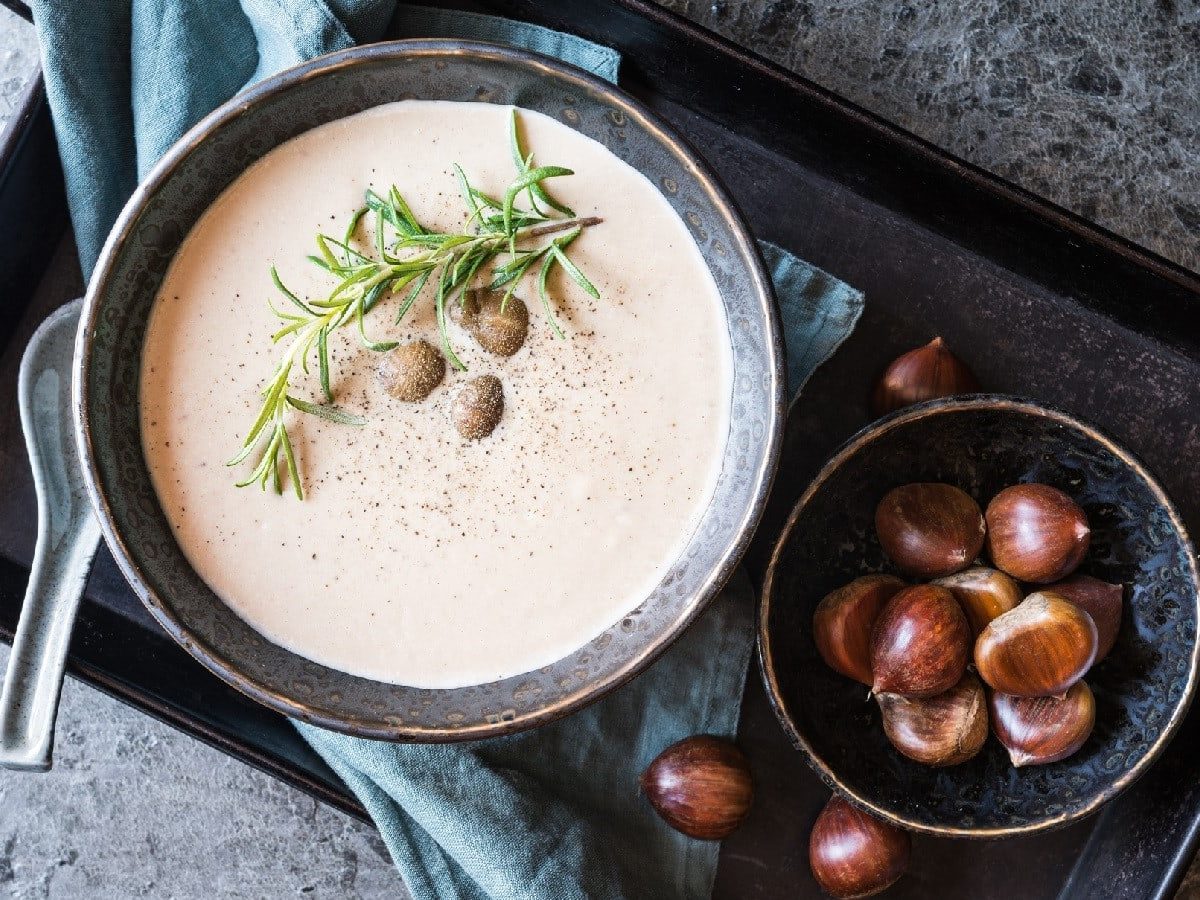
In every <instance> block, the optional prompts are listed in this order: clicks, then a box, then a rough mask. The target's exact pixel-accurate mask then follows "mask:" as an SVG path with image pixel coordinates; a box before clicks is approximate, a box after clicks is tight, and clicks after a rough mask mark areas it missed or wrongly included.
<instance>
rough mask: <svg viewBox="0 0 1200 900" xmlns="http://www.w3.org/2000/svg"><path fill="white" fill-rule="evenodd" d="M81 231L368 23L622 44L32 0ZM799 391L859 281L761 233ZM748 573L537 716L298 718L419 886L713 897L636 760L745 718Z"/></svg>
mask: <svg viewBox="0 0 1200 900" xmlns="http://www.w3.org/2000/svg"><path fill="white" fill-rule="evenodd" d="M33 8H34V16H35V22H36V24H37V26H38V30H39V37H40V39H41V42H42V53H43V60H44V70H45V79H46V89H47V93H48V96H49V99H50V104H51V109H52V111H53V114H54V122H55V129H56V133H57V136H58V143H59V151H60V153H61V156H62V161H63V170H64V173H65V176H66V184H67V193H68V199H69V202H70V206H71V214H72V220H73V222H74V226H75V234H76V241H77V244H78V247H79V252H80V259H81V263H82V265H83V269H84V271H85V273H90V271H91V269H92V266H93V265H94V264H95V261H96V257H97V256H98V254H99V252H100V248H101V246H102V244H103V241H104V238H105V236H106V235H107V233H108V230H109V229H110V228H111V226H112V223H113V221H115V219H116V216H117V214H118V212H119V211H120V208H121V206H122V205H123V204H124V202H125V200H126V199H127V198H128V196H129V194H130V193H131V192H132V191H133V189H134V187H135V186H136V184H137V181H138V179H139V177H141V176H142V175H144V174H145V172H146V171H147V170H148V169H149V167H150V166H152V165H153V163H154V161H155V160H157V159H158V157H159V156H160V155H161V154H162V153H163V152H164V151H165V150H166V149H167V148H168V147H169V146H170V145H171V143H172V142H174V141H175V140H176V139H177V138H178V137H179V136H180V135H181V134H182V133H183V132H184V131H185V130H186V129H187V128H188V127H190V126H191V125H192V124H194V123H195V122H196V121H198V120H199V119H200V118H201V117H202V116H203V115H205V114H206V113H207V112H209V111H210V110H211V109H212V108H214V107H215V106H217V105H218V104H220V103H221V102H223V101H224V100H226V99H228V98H229V97H230V96H232V95H233V94H234V93H236V92H237V91H238V90H239V89H241V88H242V87H243V86H245V85H246V84H248V83H251V82H253V81H255V80H257V79H259V78H261V77H264V76H266V75H269V74H271V73H273V72H275V71H278V70H279V69H281V68H284V67H286V66H289V65H292V64H294V63H297V62H300V61H301V60H304V59H309V58H311V57H313V56H316V55H319V54H321V53H325V52H329V51H332V50H337V49H340V48H342V47H346V46H349V45H350V44H352V43H354V42H355V41H356V40H358V41H364V40H373V39H376V38H379V37H381V36H383V34H384V33H385V31H386V33H387V34H388V35H389V36H392V37H459V38H471V39H477V40H486V41H492V42H496V43H503V44H509V45H513V46H517V47H522V48H525V49H530V50H535V51H538V52H541V53H545V54H549V55H553V56H556V57H558V58H560V59H564V60H566V61H567V62H571V63H573V64H575V65H577V66H580V67H581V68H584V69H587V70H589V71H591V72H593V73H594V74H596V75H598V76H600V77H603V78H606V79H608V80H610V81H615V80H616V76H617V70H618V65H619V62H620V56H619V55H618V54H617V53H616V52H615V51H613V50H611V49H609V48H607V47H603V46H600V45H597V44H594V43H591V42H588V41H585V40H582V39H580V38H577V37H574V36H571V35H566V34H560V33H557V32H554V31H550V30H548V29H545V28H540V27H537V26H533V25H528V24H524V23H518V22H511V21H507V20H503V19H497V18H493V17H489V16H481V15H478V14H473V13H464V12H457V11H447V10H433V9H421V8H416V7H401V8H400V9H395V8H394V3H393V2H391V0H328V2H321V0H241V2H237V0H89V2H87V3H71V4H64V3H59V2H56V0H34V2H33ZM762 250H763V255H764V258H765V260H766V262H767V265H768V268H769V269H770V271H771V274H772V278H773V281H774V284H775V291H776V294H777V296H778V299H779V304H780V310H781V313H782V320H783V330H784V341H785V344H786V347H787V358H788V369H787V371H788V383H789V389H790V390H791V391H792V392H793V393H794V392H795V391H797V390H798V389H799V388H800V386H801V385H802V383H803V382H804V381H805V380H806V379H807V377H808V376H809V375H810V374H811V373H812V371H813V369H815V368H816V367H817V366H818V365H820V364H821V363H822V362H824V361H825V360H826V359H827V358H828V357H829V356H830V354H832V353H833V351H834V350H835V349H836V348H837V347H838V345H839V344H840V343H841V342H842V341H843V340H844V339H845V337H846V336H847V335H848V334H849V333H850V331H851V330H852V329H853V328H854V325H855V323H856V322H857V320H858V316H859V314H860V312H861V310H862V305H863V297H862V294H861V293H860V292H858V291H856V290H855V289H853V288H851V287H849V286H848V285H846V284H844V283H842V282H840V281H838V280H837V279H836V278H834V277H832V276H830V275H828V274H827V273H825V272H822V271H821V270H819V269H816V268H815V267H813V266H810V265H809V264H808V263H805V262H804V261H802V260H800V259H797V258H796V257H795V256H793V255H791V254H790V253H788V252H787V251H785V250H782V249H781V248H779V247H775V246H773V245H771V244H766V243H763V244H762ZM753 609H754V597H753V594H752V591H751V588H750V584H749V580H748V579H747V578H746V576H745V574H744V573H741V572H739V573H738V574H737V575H735V577H734V578H733V579H732V581H731V582H730V584H729V585H727V586H726V588H725V590H724V591H723V592H722V594H721V595H720V596H719V597H718V598H717V599H716V600H715V601H714V602H713V604H712V606H711V607H710V608H709V609H708V610H707V611H706V612H705V613H704V615H702V616H701V617H700V619H699V620H698V621H697V622H696V624H695V625H694V626H693V627H692V628H691V629H690V630H689V631H688V632H687V633H686V634H685V635H684V636H683V637H682V638H681V639H680V640H679V641H678V642H677V643H676V644H675V645H674V646H673V647H672V648H671V649H670V650H669V651H668V652H667V653H666V654H664V655H663V657H662V658H661V659H660V660H659V661H658V662H656V663H655V664H654V665H653V666H651V667H650V669H648V670H647V671H646V672H645V673H644V674H642V675H641V676H640V677H639V678H637V679H636V680H635V681H633V682H632V683H631V684H629V685H627V686H626V687H624V688H622V689H621V690H619V691H617V692H615V693H613V694H612V695H610V696H609V697H607V698H605V699H603V700H601V701H600V702H598V703H595V704H593V705H592V706H590V707H588V708H587V709H584V710H582V711H580V712H577V713H576V714H574V715H572V716H570V717H568V718H566V719H564V720H561V721H559V722H556V723H554V724H551V725H548V726H545V727H543V728H540V729H538V730H536V731H534V732H527V733H524V734H519V735H514V736H511V737H507V738H500V739H495V740H490V741H479V742H474V743H469V744H457V745H447V746H425V745H403V744H389V743H385V742H378V741H368V740H363V739H359V738H351V737H347V736H345V735H340V734H334V733H332V732H328V731H322V730H321V729H317V728H313V727H311V726H307V725H303V724H298V723H297V725H296V727H297V729H298V730H299V732H300V734H301V735H302V736H303V737H304V738H305V740H307V741H308V742H309V743H310V744H311V745H312V746H313V747H314V748H315V749H316V751H317V752H318V753H319V754H320V755H321V756H322V757H323V758H324V759H325V760H326V761H327V762H328V763H329V765H330V766H331V767H332V768H333V769H334V770H335V771H336V772H337V773H338V775H339V776H341V778H342V779H343V780H344V781H345V782H346V784H347V785H348V786H349V787H350V789H351V790H353V791H354V793H355V794H356V795H357V796H358V797H359V799H360V800H361V801H362V803H363V805H364V806H365V807H366V808H367V810H368V811H369V812H370V813H371V815H372V817H373V818H374V819H375V822H376V824H377V825H378V826H379V830H380V833H381V834H382V835H383V838H384V840H385V842H386V843H387V845H388V848H389V849H390V850H391V853H392V857H393V859H394V860H395V862H396V865H397V867H398V868H399V870H400V873H401V875H402V876H403V878H404V880H405V882H406V883H407V885H408V887H409V889H410V891H411V892H412V893H413V895H414V896H416V897H417V898H422V900H424V898H437V900H483V898H531V900H533V898H536V900H571V898H585V897H586V898H637V897H647V898H668V897H671V898H674V897H683V898H702V897H707V896H709V894H710V893H711V890H712V882H713V878H714V875H715V873H716V864H717V851H718V846H719V845H717V844H715V843H706V842H701V841H693V840H690V839H688V838H685V837H683V836H682V835H679V834H677V833H675V832H673V831H671V830H670V829H668V828H667V827H666V826H665V825H664V824H663V823H662V822H660V821H659V820H658V819H657V818H656V817H655V815H654V813H653V812H651V810H650V808H649V806H648V804H647V803H646V802H645V800H644V799H642V798H641V797H640V796H639V791H638V783H637V779H638V775H639V773H640V772H641V770H642V768H643V767H644V766H645V765H646V764H647V763H648V762H649V761H650V760H651V759H652V758H653V757H654V756H655V755H657V753H658V752H659V751H661V750H662V749H663V748H664V747H666V746H667V745H668V744H670V743H672V742H674V741H676V740H679V739H681V738H683V737H686V736H688V735H691V734H698V733H709V734H719V735H732V734H733V733H734V732H735V730H736V727H737V719H738V713H739V707H740V701H741V694H742V689H743V685H744V682H745V677H746V670H747V666H748V663H749V659H750V650H751V647H752V645H753V633H754V624H753Z"/></svg>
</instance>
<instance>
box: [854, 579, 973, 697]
mask: <svg viewBox="0 0 1200 900" xmlns="http://www.w3.org/2000/svg"><path fill="white" fill-rule="evenodd" d="M970 658H971V626H970V625H968V624H967V617H966V616H965V615H964V614H963V611H962V608H961V607H960V606H959V605H958V601H957V600H955V599H954V595H953V594H951V593H950V592H949V591H948V590H946V589H945V588H943V587H938V586H937V585H935V584H919V585H916V586H915V587H910V588H905V589H904V590H902V591H900V592H899V593H898V594H896V595H895V596H894V597H892V599H891V600H889V601H888V602H887V605H886V606H884V608H883V611H882V612H880V614H879V618H878V619H876V620H875V627H874V628H873V629H872V631H871V671H872V673H873V674H874V680H873V682H872V687H871V689H872V690H873V691H874V692H875V693H876V694H883V693H887V694H902V695H904V696H905V697H932V696H934V695H935V694H940V693H942V692H943V691H948V690H950V688H952V687H954V685H956V684H958V680H959V679H960V678H962V675H963V672H964V671H966V668H967V663H968V662H969V661H970Z"/></svg>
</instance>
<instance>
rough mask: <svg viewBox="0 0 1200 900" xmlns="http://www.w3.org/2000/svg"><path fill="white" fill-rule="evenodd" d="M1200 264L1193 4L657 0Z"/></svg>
mask: <svg viewBox="0 0 1200 900" xmlns="http://www.w3.org/2000/svg"><path fill="white" fill-rule="evenodd" d="M660 2H662V4H663V5H664V6H666V7H668V8H670V9H673V10H674V11H676V12H679V13H682V14H684V15H686V16H687V17H689V18H691V19H694V20H696V21H697V22H699V23H700V24H702V25H705V26H706V27H708V28H711V29H713V30H714V31H717V32H720V33H721V34H723V35H725V36H726V37H728V38H731V39H732V40H734V41H736V42H737V43H739V44H743V45H745V46H747V47H750V48H751V49H753V50H755V51H757V52H758V53H760V54H762V55H763V56H766V57H768V58H770V59H772V60H774V61H775V62H778V63H780V64H782V65H783V66H786V67H787V68H790V69H793V70H795V71H796V72H799V73H800V74H802V75H804V76H805V77H807V78H810V79H812V80H813V81H815V82H817V83H818V84H820V85H822V86H824V87H827V88H829V89H831V90H833V91H835V92H836V93H839V94H841V95H842V96H844V97H847V98H849V99H851V100H853V101H854V102H856V103H858V104H860V105H861V106H864V107H866V108H867V109H869V110H871V111H872V112H875V113H878V114H879V115H881V116H883V117H884V118H887V119H891V120H892V121H893V122H896V123H898V124H900V125H902V126H904V127H905V128H908V129H909V130H911V131H913V132H915V133H916V134H918V135H920V136H921V137H923V138H926V139H928V140H930V141H932V142H933V143H935V144H938V145H939V146H941V147H945V148H947V149H948V150H950V151H951V152H953V153H955V154H957V155H959V156H961V157H963V158H964V159H966V160H968V161H970V162H973V163H977V164H978V165H980V166H983V167H984V168H985V169H990V170H991V171H993V172H995V173H997V174H999V175H1002V176H1003V177H1005V178H1007V179H1009V180H1011V181H1014V182H1016V183H1017V184H1019V185H1021V186H1023V187H1026V188H1028V189H1029V190H1031V191H1033V192H1035V193H1038V194H1041V195H1043V196H1045V197H1048V198H1050V199H1052V200H1054V201H1056V202H1057V203H1060V204H1062V205H1063V206H1065V207H1067V208H1068V209H1071V210H1073V211H1075V212H1077V213H1080V214H1081V215H1083V216H1086V217H1087V218H1089V219H1092V220H1094V221H1096V222H1099V223H1100V224H1101V225H1104V226H1105V227H1107V228H1110V229H1112V230H1113V231H1116V232H1118V233H1119V234H1122V235H1125V236H1126V237H1129V238H1131V239H1132V240H1134V241H1136V242H1137V243H1139V244H1143V245H1144V246H1146V247H1149V248H1151V249H1152V250H1155V251H1157V252H1158V253H1161V254H1162V255H1163V256H1166V257H1168V258H1170V259H1173V260H1175V261H1176V262H1180V263H1182V264H1184V265H1186V266H1188V267H1190V268H1193V269H1196V268H1200V3H1197V2H1195V0H1099V2H1091V3H1076V2H1070V0H1040V2H1028V0H942V2H938V0H925V2H917V0H883V2H878V3H864V2H861V0H715V2H714V0H660Z"/></svg>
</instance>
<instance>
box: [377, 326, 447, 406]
mask: <svg viewBox="0 0 1200 900" xmlns="http://www.w3.org/2000/svg"><path fill="white" fill-rule="evenodd" d="M378 372H379V379H380V381H382V382H383V386H384V389H385V390H386V391H387V392H388V393H389V394H391V395H392V396H393V397H395V398H396V399H397V400H403V401H405V402H406V403H417V402H420V401H421V400H424V399H425V398H426V397H428V396H429V395H430V393H432V392H433V389H434V388H435V387H437V386H438V385H439V384H441V383H442V379H443V378H445V377H446V360H445V359H443V358H442V354H440V353H438V352H437V350H436V349H434V347H433V345H432V344H430V343H429V342H428V341H411V342H409V343H407V344H401V345H400V346H399V347H397V348H396V349H395V350H392V351H391V352H390V353H385V354H384V356H383V359H382V360H380V362H379V369H378Z"/></svg>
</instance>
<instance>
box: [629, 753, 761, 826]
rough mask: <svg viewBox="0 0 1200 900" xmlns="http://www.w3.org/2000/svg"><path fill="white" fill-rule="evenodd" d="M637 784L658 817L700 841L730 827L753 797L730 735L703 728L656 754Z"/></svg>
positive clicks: (739, 820)
mask: <svg viewBox="0 0 1200 900" xmlns="http://www.w3.org/2000/svg"><path fill="white" fill-rule="evenodd" d="M641 786H642V791H643V793H645V795H646V799H647V800H649V801H650V805H651V806H653V807H654V809H655V811H656V812H657V813H658V814H659V815H660V816H662V818H663V821H665V822H666V823H667V824H668V825H670V826H671V827H672V828H674V829H675V830H676V831H680V832H682V833H683V834H686V835H687V836H688V837H694V838H699V839H701V840H706V841H716V840H720V839H721V838H723V837H726V836H727V835H729V834H731V833H733V831H734V830H735V829H737V827H738V826H739V825H741V824H742V822H743V821H744V820H745V818H746V816H747V815H748V814H749V812H750V807H751V806H752V805H753V803H754V783H753V781H752V780H751V778H750V766H749V763H747V762H746V757H745V754H743V753H742V751H741V750H739V749H738V748H737V746H736V745H735V744H733V743H732V742H731V741H727V740H725V739H724V738H719V737H713V736H712V735H707V734H702V735H697V736H695V737H689V738H684V739H683V740H682V741H678V742H677V743H674V744H672V745H671V746H670V747H668V748H667V749H666V750H664V751H663V752H662V753H660V754H659V755H658V756H656V757H655V758H654V761H653V762H651V763H650V765H649V766H647V767H646V771H644V772H643V773H642V777H641Z"/></svg>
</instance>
